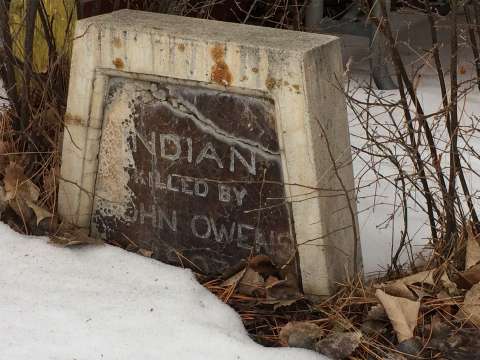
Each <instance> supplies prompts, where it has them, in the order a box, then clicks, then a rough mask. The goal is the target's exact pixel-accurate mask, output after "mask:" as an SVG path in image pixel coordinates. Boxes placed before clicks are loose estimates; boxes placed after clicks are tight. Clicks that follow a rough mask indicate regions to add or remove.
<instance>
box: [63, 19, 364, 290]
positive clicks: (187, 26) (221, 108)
mask: <svg viewBox="0 0 480 360" xmlns="http://www.w3.org/2000/svg"><path fill="white" fill-rule="evenodd" d="M341 76H342V69H341V59H340V43H339V41H338V40H337V39H335V38H334V37H330V36H322V35H316V34H308V33H301V32H292V31H283V30H275V29H268V28H258V27H252V26H245V25H237V24H227V23H221V22H214V21H205V20H198V19H191V18H183V17H175V16H168V15H160V14H152V13H144V12H137V11H129V10H123V11H118V12H115V13H112V14H109V15H103V16H98V17H94V18H89V19H86V20H82V21H79V22H78V24H77V29H76V37H75V40H74V47H73V56H72V68H71V80H70V89H69V99H68V108H67V114H66V119H65V122H66V130H65V137H64V144H63V162H62V175H61V178H62V181H61V186H60V192H59V210H60V213H61V215H63V216H64V217H65V218H66V219H68V220H69V221H72V222H74V223H76V224H77V225H80V226H83V227H88V228H90V230H91V232H92V234H93V235H94V236H98V237H101V238H104V239H105V240H107V241H109V242H112V243H118V244H123V245H125V246H127V245H132V246H135V247H138V248H141V249H145V250H148V251H151V252H152V256H153V257H154V258H157V259H159V260H162V261H164V262H167V263H171V264H177V265H184V266H188V267H191V268H193V269H194V270H197V271H201V272H203V273H206V274H211V275H218V274H222V273H224V272H227V271H228V270H229V269H232V268H234V267H235V266H236V265H238V264H239V263H241V262H242V261H245V259H248V258H249V257H250V256H252V255H255V254H265V255H268V256H269V257H270V258H271V259H272V260H273V262H274V263H275V264H276V265H277V266H279V267H282V268H284V269H288V274H289V276H292V277H295V278H296V280H297V282H298V284H300V283H301V284H302V285H303V289H304V291H305V292H306V293H310V294H316V295H326V294H329V293H330V292H331V290H332V289H333V286H334V284H335V282H338V281H341V280H343V279H344V278H345V276H346V275H347V274H352V273H353V271H354V267H355V266H354V260H355V258H356V260H357V264H360V260H359V259H360V252H359V246H358V244H357V243H358V241H356V240H355V235H354V233H355V232H354V231H353V229H354V227H356V221H355V216H352V213H355V203H354V202H353V175H352V166H351V153H350V144H349V135H348V124H347V117H346V110H345V102H344V98H343V96H342V94H341V92H340V91H338V90H337V86H341ZM324 135H326V138H325V136H324ZM339 179H341V181H339Z"/></svg>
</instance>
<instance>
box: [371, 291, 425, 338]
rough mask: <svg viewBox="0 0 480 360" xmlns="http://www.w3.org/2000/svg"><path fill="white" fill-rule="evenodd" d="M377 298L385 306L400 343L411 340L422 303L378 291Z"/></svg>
mask: <svg viewBox="0 0 480 360" xmlns="http://www.w3.org/2000/svg"><path fill="white" fill-rule="evenodd" d="M375 296H376V297H377V299H378V300H379V301H380V303H381V304H382V305H383V308H384V309H385V312H386V313H387V316H388V318H389V319H390V321H391V323H392V326H393V329H394V330H395V333H396V334H397V339H398V341H399V342H403V341H405V340H408V339H411V338H413V336H414V330H415V327H416V326H417V318H418V311H419V310H420V301H412V300H409V299H405V298H401V297H396V296H391V295H388V294H387V293H385V292H384V291H382V290H380V289H378V290H377V291H376V292H375Z"/></svg>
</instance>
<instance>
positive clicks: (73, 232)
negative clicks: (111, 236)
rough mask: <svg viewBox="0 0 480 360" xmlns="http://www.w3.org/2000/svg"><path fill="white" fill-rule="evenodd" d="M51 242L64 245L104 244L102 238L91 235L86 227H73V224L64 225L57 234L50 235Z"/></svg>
mask: <svg viewBox="0 0 480 360" xmlns="http://www.w3.org/2000/svg"><path fill="white" fill-rule="evenodd" d="M49 242H50V243H51V244H54V245H58V246H62V247H70V246H78V245H103V244H104V242H103V241H102V240H99V239H95V238H92V237H90V236H89V235H88V231H87V230H86V229H82V228H73V227H72V226H71V225H63V226H62V227H61V228H60V231H59V232H58V233H57V234H55V235H52V236H50V241H49Z"/></svg>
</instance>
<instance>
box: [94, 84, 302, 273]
mask: <svg viewBox="0 0 480 360" xmlns="http://www.w3.org/2000/svg"><path fill="white" fill-rule="evenodd" d="M132 84H133V85H132ZM132 89H134V91H133V93H132ZM125 96H128V99H129V101H128V104H129V105H128V109H129V111H128V112H129V114H126V115H125V119H124V120H123V121H124V124H125V126H124V128H125V129H126V131H125V133H124V134H123V137H124V139H123V144H124V147H125V149H123V150H122V151H127V152H129V153H130V154H131V157H132V162H131V166H128V167H127V168H126V169H125V171H126V172H128V174H129V182H128V187H129V188H130V189H131V191H132V192H133V194H134V196H133V198H132V201H131V203H130V204H129V206H128V208H127V210H126V216H125V217H123V218H118V217H115V216H113V215H109V212H108V211H105V208H106V207H109V206H114V205H111V204H108V202H102V201H97V204H96V206H95V209H94V221H95V224H96V228H97V231H98V232H99V233H102V234H103V235H104V237H106V238H107V239H115V240H116V241H121V242H125V243H126V244H128V241H129V239H132V238H135V239H140V240H139V241H140V244H136V245H137V246H139V247H141V248H145V249H149V250H151V251H153V257H155V258H158V259H160V260H163V261H166V262H169V263H173V264H181V265H185V266H188V267H192V268H194V269H197V270H200V271H202V272H204V273H207V274H218V273H221V272H224V271H225V270H227V269H228V268H231V267H232V266H235V265H236V264H238V263H239V262H240V261H242V260H244V259H246V258H247V257H248V256H249V255H251V254H256V253H262V254H267V255H269V256H270V257H271V258H272V259H273V260H274V261H275V262H276V263H277V264H279V265H283V264H286V263H294V262H295V255H294V254H295V248H294V246H293V235H292V228H293V226H292V224H291V214H290V208H289V205H288V203H287V202H286V199H285V192H284V186H283V183H282V173H281V159H280V152H279V146H278V140H277V134H276V129H275V107H274V103H273V101H271V100H270V99H267V98H265V97H261V96H258V95H255V96H252V95H251V94H242V93H233V92H224V91H220V90H216V89H211V88H207V87H203V86H199V85H191V84H188V85H186V84H177V83H170V82H165V83H153V82H148V81H134V80H127V79H122V78H114V79H112V80H110V85H109V92H108V99H107V106H106V110H105V112H106V114H107V113H108V111H109V104H113V103H115V101H117V99H119V98H121V97H125Z"/></svg>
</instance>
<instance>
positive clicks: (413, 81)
mask: <svg viewBox="0 0 480 360" xmlns="http://www.w3.org/2000/svg"><path fill="white" fill-rule="evenodd" d="M376 4H377V6H380V12H376V14H377V15H376V16H375V15H374V14H375V12H373V11H370V12H368V11H366V12H367V13H369V14H370V18H371V21H372V22H373V23H375V24H376V26H377V28H378V31H380V32H381V33H382V34H383V35H384V36H385V39H386V42H387V45H388V48H389V51H390V54H391V58H392V62H393V64H392V67H393V69H394V70H393V71H394V75H395V80H396V83H397V85H398V96H397V95H393V94H392V93H388V92H387V93H386V92H379V91H376V90H373V89H372V84H371V83H369V84H354V83H353V82H349V85H348V89H347V101H348V103H349V106H350V109H351V111H353V112H354V114H355V117H356V118H357V120H358V123H359V125H360V126H361V128H362V131H361V133H362V135H361V137H362V139H361V142H362V143H363V145H362V146H361V147H357V148H355V149H354V150H355V151H356V154H357V156H358V157H359V158H360V159H362V160H363V164H364V166H365V171H364V172H363V173H360V175H359V176H360V177H361V176H362V174H363V175H365V174H367V173H368V174H372V173H373V174H375V175H376V178H375V179H373V180H372V181H376V182H378V184H380V183H388V184H390V185H391V186H392V187H393V188H394V189H395V191H396V193H397V194H396V201H395V203H394V204H393V207H392V214H391V215H389V216H388V219H387V220H386V221H387V222H388V223H390V222H392V221H393V218H394V217H395V215H396V213H398V212H401V214H402V219H403V225H402V226H403V229H402V230H401V238H400V242H399V246H398V248H397V249H395V250H393V251H392V265H391V269H390V271H392V270H396V271H400V266H399V260H400V255H401V253H407V254H408V255H409V256H408V258H409V259H410V263H411V264H412V265H413V254H412V248H411V236H412V235H413V234H412V233H411V229H410V228H409V218H410V216H409V212H410V211H411V210H412V208H413V207H415V208H417V209H421V211H423V212H424V213H425V214H426V215H427V218H428V222H429V228H430V239H431V245H432V246H433V248H434V251H435V255H436V261H437V262H443V261H445V260H446V259H450V260H452V261H453V262H454V263H455V261H457V265H459V264H458V262H460V263H461V262H462V260H461V259H462V257H458V259H457V258H455V257H454V255H456V254H459V253H462V251H464V248H463V246H464V244H462V242H461V241H459V239H460V238H461V234H462V233H463V232H464V231H465V229H466V228H467V226H469V224H470V223H472V224H473V227H474V229H475V231H476V233H479V232H480V223H479V219H478V213H477V211H478V210H477V206H478V194H477V191H476V189H475V188H474V187H473V186H472V183H474V182H475V180H469V179H472V178H477V179H478V175H479V174H478V172H476V170H475V168H474V167H473V166H472V159H478V153H477V151H476V150H475V148H476V146H475V141H476V137H477V136H478V129H479V123H478V120H479V119H478V118H477V117H475V116H467V115H465V113H464V111H463V108H462V106H463V104H464V102H465V99H466V98H467V97H468V96H472V92H473V91H474V90H475V87H476V86H477V84H478V81H479V78H478V74H479V73H478V72H477V73H476V76H475V77H474V78H471V79H463V78H464V77H462V78H459V76H458V74H459V73H460V74H462V73H464V72H465V70H464V69H463V68H462V67H461V66H460V65H459V63H458V61H459V60H458V51H459V47H464V46H471V49H472V51H473V54H474V61H473V63H474V64H476V66H477V69H478V60H479V59H478V45H476V44H477V42H478V40H477V37H478V34H479V33H478V31H477V30H478V28H479V24H480V22H479V21H478V20H479V19H478V17H474V16H473V14H474V11H477V13H476V14H478V5H473V6H472V7H469V6H467V5H466V4H465V3H457V4H456V3H455V2H452V4H451V5H452V11H451V14H450V15H449V17H448V18H447V19H446V20H445V19H444V20H443V21H442V22H441V23H440V21H439V17H438V16H437V14H435V13H433V11H432V10H431V9H432V8H431V4H430V2H429V0H424V1H423V7H424V8H423V10H424V11H425V13H426V16H427V18H428V22H429V26H430V37H431V47H430V48H429V49H426V50H425V53H424V54H422V55H421V57H420V61H418V62H417V63H416V65H414V66H413V69H412V71H409V65H408V64H407V63H406V60H405V59H404V58H403V57H402V55H401V53H400V50H399V48H400V45H401V44H400V43H399V41H398V40H397V37H396V35H395V34H394V33H393V31H392V28H391V26H390V21H389V16H388V13H387V11H386V7H385V2H384V1H383V0H379V1H378V2H377V3H376ZM366 6H371V4H366ZM461 14H465V15H466V22H465V23H464V24H462V25H460V24H459V21H460V19H461V16H463V15H461ZM439 26H446V27H448V31H449V38H450V40H449V42H450V44H449V48H450V53H449V63H448V64H447V65H445V64H444V63H442V60H441V57H440V50H439V49H440V47H443V46H446V45H448V44H441V43H440V42H439V39H438V34H437V32H438V27H439ZM468 37H469V41H467V40H466V39H467V38H468ZM425 67H429V68H431V69H434V73H435V74H436V77H437V81H438V84H439V86H438V87H437V88H436V91H438V95H440V97H439V98H440V99H441V106H440V108H437V109H434V108H432V106H431V104H429V103H428V102H427V101H426V100H423V99H422V94H421V90H420V88H419V83H420V79H421V70H422V68H425ZM385 167H387V168H388V170H387V171H385V170H384V169H385ZM359 180H361V178H360V179H359Z"/></svg>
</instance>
